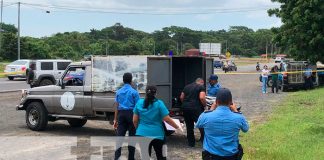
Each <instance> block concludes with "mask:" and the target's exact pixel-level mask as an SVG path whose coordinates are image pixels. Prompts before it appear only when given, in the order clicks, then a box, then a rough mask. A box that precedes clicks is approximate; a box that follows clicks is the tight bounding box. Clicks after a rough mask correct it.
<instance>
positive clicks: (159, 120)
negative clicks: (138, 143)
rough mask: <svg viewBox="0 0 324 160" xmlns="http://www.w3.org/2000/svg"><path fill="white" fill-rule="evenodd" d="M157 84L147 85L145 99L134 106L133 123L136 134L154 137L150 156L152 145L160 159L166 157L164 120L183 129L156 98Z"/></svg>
mask: <svg viewBox="0 0 324 160" xmlns="http://www.w3.org/2000/svg"><path fill="white" fill-rule="evenodd" d="M156 91H157V89H156V87H155V86H147V88H146V97H145V99H140V100H139V101H138V102H137V103H136V106H135V108H134V115H133V123H134V126H135V128H136V135H137V136H143V137H148V138H151V139H153V140H152V141H151V143H150V145H149V156H150V157H151V153H152V152H151V150H152V147H153V148H154V151H155V153H156V157H157V159H158V160H163V159H166V155H163V151H162V148H163V145H164V143H165V134H164V127H163V121H165V122H167V123H168V124H170V125H171V126H172V127H173V128H175V129H180V130H182V128H181V126H178V125H177V124H176V123H175V122H174V121H173V120H172V119H171V118H170V116H169V110H168V109H167V107H166V106H165V105H164V103H163V101H162V100H159V99H157V98H155V95H156Z"/></svg>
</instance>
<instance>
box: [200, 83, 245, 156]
mask: <svg viewBox="0 0 324 160" xmlns="http://www.w3.org/2000/svg"><path fill="white" fill-rule="evenodd" d="M216 97H217V98H216V102H215V103H214V105H213V107H212V109H213V110H210V111H206V112H204V113H203V114H201V115H200V117H199V119H198V121H197V124H196V128H203V129H204V131H205V137H204V143H203V151H202V159H203V160H240V159H242V157H243V148H242V146H241V145H240V143H239V132H240V131H241V130H242V131H243V132H247V131H248V130H249V124H248V122H247V121H246V119H245V117H244V116H243V115H242V113H241V112H239V111H238V109H237V107H236V105H235V104H233V102H232V93H231V91H230V90H229V89H226V88H221V89H220V90H219V91H218V93H217V96H216Z"/></svg>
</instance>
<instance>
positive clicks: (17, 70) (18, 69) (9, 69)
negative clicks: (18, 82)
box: [4, 59, 30, 80]
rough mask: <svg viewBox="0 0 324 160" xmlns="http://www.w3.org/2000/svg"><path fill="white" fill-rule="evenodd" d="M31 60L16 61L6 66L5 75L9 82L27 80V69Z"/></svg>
mask: <svg viewBox="0 0 324 160" xmlns="http://www.w3.org/2000/svg"><path fill="white" fill-rule="evenodd" d="M29 63H30V60H28V59H21V60H16V61H14V62H12V63H10V64H9V65H7V66H6V68H5V70H4V73H5V75H6V76H7V77H8V79H9V80H14V78H26V69H27V68H28V67H29Z"/></svg>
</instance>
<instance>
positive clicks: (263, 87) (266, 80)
mask: <svg viewBox="0 0 324 160" xmlns="http://www.w3.org/2000/svg"><path fill="white" fill-rule="evenodd" d="M267 82H268V77H262V93H265V92H267Z"/></svg>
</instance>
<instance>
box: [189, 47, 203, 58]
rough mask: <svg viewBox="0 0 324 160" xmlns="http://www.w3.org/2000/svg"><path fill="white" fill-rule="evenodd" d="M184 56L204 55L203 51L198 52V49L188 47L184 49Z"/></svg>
mask: <svg viewBox="0 0 324 160" xmlns="http://www.w3.org/2000/svg"><path fill="white" fill-rule="evenodd" d="M185 55H186V56H205V55H206V54H205V52H200V51H199V49H194V48H193V49H188V50H186V51H185Z"/></svg>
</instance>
